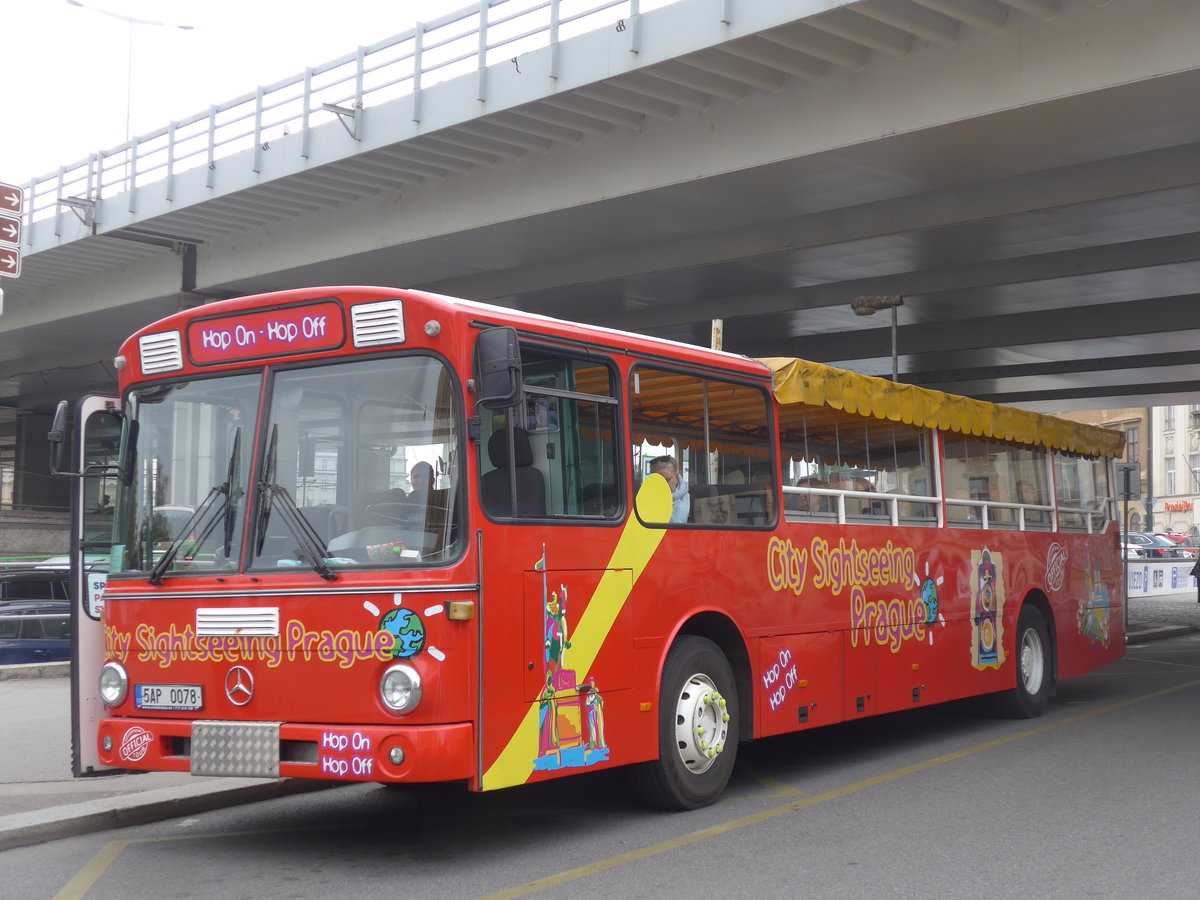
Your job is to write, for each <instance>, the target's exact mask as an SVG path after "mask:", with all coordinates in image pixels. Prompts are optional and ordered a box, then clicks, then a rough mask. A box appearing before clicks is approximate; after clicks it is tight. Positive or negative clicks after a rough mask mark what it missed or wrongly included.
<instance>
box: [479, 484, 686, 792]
mask: <svg viewBox="0 0 1200 900" xmlns="http://www.w3.org/2000/svg"><path fill="white" fill-rule="evenodd" d="M636 502H637V510H638V513H639V514H640V517H641V518H640V519H639V517H638V516H636V515H634V516H630V517H629V521H628V522H627V523H626V524H625V528H624V530H623V531H622V532H621V537H620V538H619V539H618V540H617V546H616V548H615V549H614V550H613V553H612V556H611V557H610V558H609V560H608V564H607V565H606V566H605V572H604V575H602V576H601V578H600V583H599V584H598V585H596V592H595V593H594V594H593V595H592V599H591V602H589V603H588V605H587V610H586V611H585V612H584V614H583V616H582V618H580V620H579V624H577V625H576V626H575V627H574V628H573V629H572V630H571V651H570V652H571V664H572V666H573V667H574V668H575V670H576V671H577V672H579V673H580V677H579V680H580V681H585V680H586V676H587V673H588V670H590V669H591V667H592V663H594V662H595V661H596V656H597V655H598V654H599V653H600V648H601V647H602V646H603V645H604V641H605V639H606V638H607V637H608V633H609V631H611V630H612V626H613V623H614V622H615V621H616V620H617V616H618V615H619V614H620V612H621V609H622V608H623V607H624V606H625V601H626V600H628V599H629V594H630V592H631V591H632V590H633V586H634V585H635V584H637V581H638V579H639V578H640V577H641V575H642V572H643V571H644V570H645V568H646V564H647V563H649V562H650V560H651V559H652V558H653V556H654V552H655V551H656V550H657V549H658V545H659V543H661V541H662V539H663V537H664V536H665V535H666V533H667V531H666V529H665V528H646V527H645V526H644V525H643V524H642V521H646V522H667V521H668V520H669V519H670V518H671V489H670V488H669V487H668V486H667V482H666V479H664V478H663V477H662V476H661V475H651V476H649V477H647V478H646V480H645V481H644V482H642V487H641V489H640V490H639V491H638V494H637V501H636ZM622 570H631V571H632V577H630V576H629V575H627V574H626V572H625V571H622ZM485 715H486V712H485ZM537 738H538V735H537V703H536V702H535V703H531V704H530V705H529V709H527V710H526V711H525V716H524V718H522V719H521V724H520V725H518V726H517V730H516V731H515V732H514V733H513V736H512V737H511V738H510V739H509V741H508V745H507V746H506V747H505V748H504V750H503V752H501V754H500V755H499V756H498V757H497V758H496V761H495V762H494V763H492V765H491V767H490V768H489V769H488V770H487V772H485V773H484V776H483V789H484V790H493V789H495V788H502V787H509V786H510V785H514V784H524V783H525V782H526V781H527V780H528V778H529V776H530V774H531V773H532V772H533V761H534V760H535V759H536V758H537V753H538V751H537V748H538V739H537Z"/></svg>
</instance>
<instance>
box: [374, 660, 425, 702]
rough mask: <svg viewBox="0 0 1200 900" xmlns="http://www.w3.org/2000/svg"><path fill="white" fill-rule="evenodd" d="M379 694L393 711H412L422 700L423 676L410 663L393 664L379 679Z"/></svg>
mask: <svg viewBox="0 0 1200 900" xmlns="http://www.w3.org/2000/svg"><path fill="white" fill-rule="evenodd" d="M379 696H380V697H382V698H383V702H384V705H385V706H387V708H388V709H390V710H391V711H392V712H397V713H406V712H412V711H413V710H414V709H416V708H417V704H418V703H420V702H421V676H420V675H419V674H418V673H417V670H416V669H414V668H413V667H412V666H410V665H406V664H404V663H401V664H400V665H398V666H392V667H391V668H390V669H388V670H387V671H386V672H384V673H383V678H381V679H380V681H379Z"/></svg>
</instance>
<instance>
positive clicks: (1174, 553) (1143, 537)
mask: <svg viewBox="0 0 1200 900" xmlns="http://www.w3.org/2000/svg"><path fill="white" fill-rule="evenodd" d="M1125 543H1126V545H1132V546H1134V547H1140V548H1141V549H1142V552H1143V553H1145V554H1146V556H1147V557H1149V558H1150V559H1179V558H1181V557H1185V556H1187V555H1188V554H1186V553H1184V552H1183V551H1182V550H1180V549H1178V548H1177V547H1176V546H1175V542H1174V541H1169V540H1167V539H1166V538H1165V537H1159V536H1158V535H1157V534H1152V533H1150V532H1148V531H1130V532H1128V533H1127V534H1126V535H1125Z"/></svg>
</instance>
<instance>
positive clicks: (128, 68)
mask: <svg viewBox="0 0 1200 900" xmlns="http://www.w3.org/2000/svg"><path fill="white" fill-rule="evenodd" d="M67 5H68V6H78V7H79V8H80V9H90V10H91V11H92V12H97V13H100V14H101V15H104V16H109V17H111V18H114V19H118V20H120V21H122V22H124V23H125V24H126V25H128V26H129V43H128V46H127V53H126V61H125V143H129V139H130V137H131V136H132V135H131V133H130V127H129V126H130V115H131V112H132V108H133V27H134V26H135V25H153V26H157V27H160V28H177V29H179V30H180V31H193V30H194V29H195V26H194V25H178V24H176V23H174V22H158V21H155V20H154V19H137V18H134V17H133V16H126V15H123V14H122V13H119V12H113V11H112V10H111V9H103V8H101V7H99V6H92V5H91V4H88V3H83V2H81V0H67Z"/></svg>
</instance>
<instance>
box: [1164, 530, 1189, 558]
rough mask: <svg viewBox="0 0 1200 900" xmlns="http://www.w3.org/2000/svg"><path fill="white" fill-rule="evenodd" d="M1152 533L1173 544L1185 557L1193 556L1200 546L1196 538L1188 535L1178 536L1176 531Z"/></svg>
mask: <svg viewBox="0 0 1200 900" xmlns="http://www.w3.org/2000/svg"><path fill="white" fill-rule="evenodd" d="M1154 533H1155V534H1157V535H1158V536H1159V537H1163V538H1166V539H1167V540H1168V541H1170V542H1171V543H1173V544H1174V545H1175V547H1176V548H1177V549H1179V550H1182V551H1183V552H1184V555H1185V556H1195V555H1196V549H1197V547H1198V546H1200V544H1198V543H1197V540H1196V538H1195V537H1193V536H1192V535H1190V534H1180V533H1179V532H1177V531H1156V532H1154Z"/></svg>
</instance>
